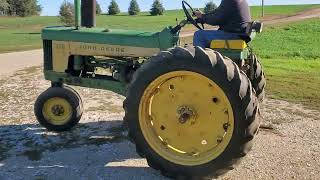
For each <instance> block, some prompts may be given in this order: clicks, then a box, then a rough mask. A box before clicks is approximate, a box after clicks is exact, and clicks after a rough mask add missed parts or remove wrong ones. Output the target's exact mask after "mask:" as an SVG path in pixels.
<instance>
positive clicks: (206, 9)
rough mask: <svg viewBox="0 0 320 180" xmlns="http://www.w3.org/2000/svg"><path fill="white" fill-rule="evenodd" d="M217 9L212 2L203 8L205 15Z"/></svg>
mask: <svg viewBox="0 0 320 180" xmlns="http://www.w3.org/2000/svg"><path fill="white" fill-rule="evenodd" d="M217 8H218V7H217V5H216V4H215V3H214V2H213V1H210V2H208V3H207V4H206V7H205V8H204V13H206V14H207V13H212V12H213V11H214V10H216V9H217Z"/></svg>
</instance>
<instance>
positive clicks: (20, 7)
mask: <svg viewBox="0 0 320 180" xmlns="http://www.w3.org/2000/svg"><path fill="white" fill-rule="evenodd" d="M7 2H8V3H9V9H8V14H9V15H12V16H16V15H17V16H22V17H25V16H33V15H40V12H41V10H42V8H41V6H40V5H38V1H37V0H19V1H17V0H7Z"/></svg>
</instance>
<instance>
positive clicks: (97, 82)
mask: <svg viewBox="0 0 320 180" xmlns="http://www.w3.org/2000/svg"><path fill="white" fill-rule="evenodd" d="M44 76H45V79H46V80H49V81H51V82H54V83H63V84H68V85H73V86H81V87H88V88H95V89H104V90H109V91H112V92H114V93H117V94H120V95H123V96H125V92H126V84H125V83H121V82H119V81H115V80H113V79H112V78H111V77H110V78H106V77H104V78H101V79H99V78H98V77H96V78H80V77H74V76H71V75H69V74H66V73H57V72H54V71H45V72H44Z"/></svg>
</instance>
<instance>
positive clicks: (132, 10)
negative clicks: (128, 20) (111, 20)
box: [128, 0, 140, 16]
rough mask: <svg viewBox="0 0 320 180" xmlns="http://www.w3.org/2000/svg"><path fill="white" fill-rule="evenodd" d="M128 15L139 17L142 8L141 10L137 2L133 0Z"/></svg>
mask: <svg viewBox="0 0 320 180" xmlns="http://www.w3.org/2000/svg"><path fill="white" fill-rule="evenodd" d="M128 13H129V15H131V16H132V15H137V14H139V13H140V8H139V4H138V2H137V1H136V0H131V2H130V6H129V9H128Z"/></svg>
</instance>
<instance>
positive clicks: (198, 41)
mask: <svg viewBox="0 0 320 180" xmlns="http://www.w3.org/2000/svg"><path fill="white" fill-rule="evenodd" d="M228 39H231V40H234V39H240V37H239V36H238V35H237V34H233V33H228V32H224V31H221V30H199V31H197V32H195V33H194V36H193V45H194V46H200V47H202V48H208V47H210V43H211V41H212V40H228Z"/></svg>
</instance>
